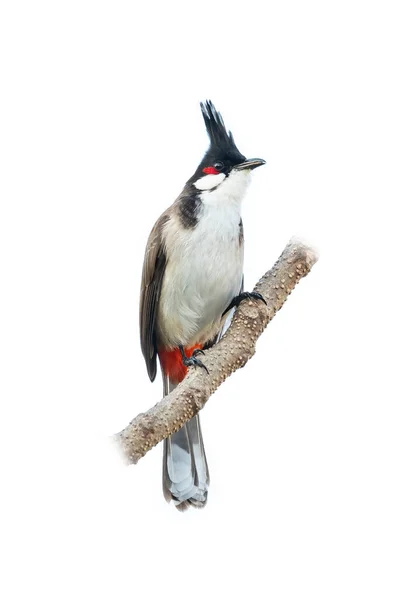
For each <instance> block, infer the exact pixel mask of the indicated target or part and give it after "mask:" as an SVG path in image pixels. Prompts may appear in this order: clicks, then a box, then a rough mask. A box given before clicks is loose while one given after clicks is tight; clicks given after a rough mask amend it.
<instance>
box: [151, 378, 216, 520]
mask: <svg viewBox="0 0 400 600" xmlns="http://www.w3.org/2000/svg"><path fill="white" fill-rule="evenodd" d="M163 383H164V396H166V395H167V394H169V393H170V392H172V390H173V389H174V388H175V387H176V385H174V384H173V383H172V382H171V381H169V379H168V377H167V376H166V375H165V374H164V373H163ZM209 482H210V476H209V473H208V466H207V459H206V454H205V451H204V444H203V436H202V434H201V428H200V418H199V415H196V416H194V417H193V418H192V419H190V421H188V422H187V423H185V424H184V426H183V427H182V428H181V429H180V430H179V431H177V432H176V433H174V434H173V435H172V436H170V437H169V438H167V439H166V440H164V456H163V491H164V496H165V499H166V500H167V502H170V501H171V500H172V501H173V502H174V504H175V506H176V508H177V509H178V510H181V511H184V510H186V509H187V508H189V506H196V507H197V508H202V507H203V506H205V505H206V502H207V493H208V485H209Z"/></svg>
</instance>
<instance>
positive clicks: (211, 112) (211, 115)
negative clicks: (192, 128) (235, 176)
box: [200, 100, 238, 152]
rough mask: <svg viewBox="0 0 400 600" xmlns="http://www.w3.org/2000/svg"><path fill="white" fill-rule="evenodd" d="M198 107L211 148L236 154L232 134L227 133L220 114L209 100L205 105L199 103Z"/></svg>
mask: <svg viewBox="0 0 400 600" xmlns="http://www.w3.org/2000/svg"><path fill="white" fill-rule="evenodd" d="M200 107H201V112H202V113H203V119H204V123H205V124H206V129H207V133H208V137H209V138H210V145H211V147H212V146H214V148H219V149H220V150H223V149H226V150H228V151H229V150H233V149H234V150H236V151H237V152H238V149H237V148H236V144H235V142H234V139H233V135H232V133H231V132H230V131H227V129H226V127H225V123H224V120H223V118H222V116H221V113H219V112H217V110H216V108H215V106H214V104H213V103H212V102H211V100H206V102H205V103H203V102H200Z"/></svg>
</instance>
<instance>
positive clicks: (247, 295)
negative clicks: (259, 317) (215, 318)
mask: <svg viewBox="0 0 400 600" xmlns="http://www.w3.org/2000/svg"><path fill="white" fill-rule="evenodd" d="M243 300H261V301H262V302H264V304H265V306H268V305H267V303H266V301H265V300H264V298H263V297H262V296H261V294H259V293H258V292H242V293H241V294H239V295H238V296H235V297H234V298H233V300H232V301H231V303H230V304H229V306H228V307H227V308H226V309H225V310H224V312H223V313H222V316H224V315H226V313H227V312H229V311H230V310H231V309H232V308H237V307H238V306H239V304H240V303H241V302H243Z"/></svg>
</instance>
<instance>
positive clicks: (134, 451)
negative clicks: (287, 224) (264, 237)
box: [114, 239, 318, 463]
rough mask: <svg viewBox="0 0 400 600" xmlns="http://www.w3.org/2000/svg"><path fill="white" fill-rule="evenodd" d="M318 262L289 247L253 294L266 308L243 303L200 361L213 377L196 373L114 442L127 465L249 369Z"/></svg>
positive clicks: (306, 250) (302, 248)
mask: <svg viewBox="0 0 400 600" xmlns="http://www.w3.org/2000/svg"><path fill="white" fill-rule="evenodd" d="M317 260H318V256H317V253H316V252H315V250H313V249H312V248H310V247H308V246H306V245H305V244H303V243H302V242H300V241H298V240H295V239H293V240H291V241H290V242H289V244H288V245H287V246H286V248H285V249H284V251H283V252H282V254H281V256H280V257H279V259H278V260H277V262H276V263H275V265H274V266H273V267H272V269H271V270H270V271H268V273H266V274H265V275H264V276H263V277H261V279H260V281H259V282H258V283H257V285H256V286H255V288H254V291H255V292H259V293H260V294H261V295H262V296H263V297H264V298H265V300H266V302H267V306H266V305H265V304H263V303H262V302H261V301H257V300H244V301H243V302H242V303H241V304H240V306H239V307H238V309H237V310H236V311H235V314H234V316H233V319H232V323H231V324H230V326H229V328H228V329H227V331H226V333H225V335H224V336H223V337H222V338H221V340H220V341H219V342H218V344H216V345H215V346H213V347H212V348H210V349H209V350H207V351H206V352H205V356H202V357H201V360H202V362H203V363H204V364H205V365H206V367H207V369H208V371H209V375H207V373H206V371H205V370H204V369H196V368H193V367H191V368H190V369H189V372H188V374H187V375H186V377H185V379H184V380H183V381H182V383H180V384H179V386H178V387H177V388H176V389H175V390H174V391H173V392H171V393H170V394H169V395H168V396H166V397H165V398H163V399H162V400H161V401H160V402H158V404H156V405H155V406H153V407H152V408H150V410H148V411H147V412H146V413H142V414H139V415H138V416H137V417H135V418H134V419H133V421H131V422H130V423H129V425H128V426H127V427H125V429H123V430H122V431H121V432H120V433H117V434H116V435H115V436H114V439H115V441H116V442H117V443H118V445H119V446H120V447H121V449H122V452H123V455H124V456H125V457H126V459H127V461H128V463H137V462H138V460H139V459H140V458H142V457H143V456H144V455H145V454H146V453H147V452H148V451H149V450H150V449H151V448H153V447H154V446H155V445H156V444H158V443H159V442H161V441H162V440H163V439H164V438H166V437H168V436H169V435H171V434H172V433H174V432H175V431H178V429H180V428H181V427H182V425H183V424H184V423H185V422H186V421H188V420H189V419H191V418H192V417H193V416H194V415H195V414H196V413H198V412H199V410H201V409H202V408H203V406H204V405H205V403H206V402H207V400H208V399H209V397H210V396H211V394H213V393H214V392H215V390H216V389H217V388H218V387H219V386H220V385H221V383H222V382H223V381H225V379H226V378H227V377H229V375H231V374H232V373H233V372H234V371H236V369H239V368H240V367H243V366H244V365H245V364H246V362H247V361H248V360H249V359H250V358H251V357H252V356H253V355H254V353H255V346H256V342H257V339H258V338H259V337H260V335H261V334H262V332H263V331H264V329H265V328H266V326H267V325H268V323H269V322H270V321H271V319H272V318H273V317H274V316H275V314H276V313H277V312H278V310H279V309H280V308H281V307H282V305H283V304H284V302H285V300H286V299H287V297H288V296H289V294H290V293H291V292H292V290H293V289H294V287H295V285H296V284H297V283H298V282H299V281H300V279H301V278H302V277H305V276H306V275H307V274H308V273H309V272H310V270H311V267H312V266H313V265H314V264H315V262H316V261H317Z"/></svg>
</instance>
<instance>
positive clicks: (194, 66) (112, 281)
mask: <svg viewBox="0 0 400 600" xmlns="http://www.w3.org/2000/svg"><path fill="white" fill-rule="evenodd" d="M395 4H396V3H395V2H393V3H390V2H355V1H346V2H343V1H340V0H339V1H336V2H330V3H327V2H317V1H314V2H312V1H305V2H293V1H292V2H290V1H286V2H254V3H250V2H247V3H244V2H237V3H235V2H216V3H213V2H211V3H200V2H198V3H191V2H181V3H179V2H176V1H172V2H165V3H160V2H159V3H157V2H156V3H153V4H151V3H134V2H128V1H126V2H120V1H114V2H99V1H97V2H90V1H84V0H80V1H79V2H77V1H72V0H70V1H69V2H50V1H48V2H43V1H38V2H18V1H17V0H16V1H13V2H11V0H9V1H8V2H4V3H3V7H2V9H1V13H2V14H1V17H0V29H1V31H0V45H1V49H0V56H1V61H2V66H1V83H2V92H1V96H0V102H1V110H0V119H1V141H0V143H1V159H0V160H1V162H0V165H1V167H0V169H1V223H0V226H1V230H2V231H1V237H0V243H1V255H0V256H1V280H0V281H1V287H2V291H1V298H0V301H1V320H2V325H1V344H2V357H1V372H2V376H1V382H2V388H3V389H2V392H1V406H2V408H1V410H2V416H1V436H0V438H1V445H2V449H1V460H2V465H3V466H2V470H1V486H2V490H3V491H2V493H1V501H2V503H3V509H2V511H1V517H2V519H3V520H4V523H3V525H2V533H1V541H2V545H3V549H4V550H3V551H4V557H3V559H2V563H1V564H2V571H3V575H2V577H1V586H3V587H4V591H3V592H2V598H5V599H7V600H8V599H14V598H18V599H19V598H24V599H25V598H40V599H50V598H51V599H55V598H57V599H64V598H68V599H70V598H75V599H87V598H95V599H96V600H97V599H100V598H101V599H103V598H105V599H106V598H107V599H108V598H116V597H124V598H164V599H172V598H174V599H175V598H186V597H187V598H190V599H191V600H195V599H197V598H204V597H206V596H209V597H212V598H213V597H223V598H236V597H238V598H239V597H245V598H264V597H265V598H269V599H271V600H280V599H290V600H292V599H297V598H306V599H307V600H311V599H318V600H319V599H324V600H325V599H330V598H332V599H333V598H334V599H337V598H341V599H342V598H345V599H354V598H362V599H365V598H368V599H369V598H371V599H375V598H376V599H378V598H379V599H382V598H384V599H385V600H391V599H398V598H399V595H400V575H399V559H400V548H399V535H400V521H399V512H400V508H399V507H400V491H399V461H400V447H399V446H400V443H399V425H400V423H399V397H400V395H399V386H398V356H399V350H398V347H399V327H398V326H399V319H398V306H399V302H398V277H399V276H398V260H399V244H398V212H397V209H398V205H399V200H400V195H399V159H400V152H399V148H400V142H399V140H400V127H399V125H400V123H399V112H400V110H399V107H400V97H399V64H398V56H399V55H400V49H399V41H398V40H399V36H398V31H399V22H398V19H397V16H396V14H395ZM206 98H211V99H212V100H213V101H214V103H215V104H216V106H217V108H218V109H219V110H220V111H221V112H222V114H223V116H224V119H225V122H226V123H227V125H228V126H229V127H230V128H231V129H232V131H233V133H234V136H235V139H236V142H237V145H238V147H239V149H240V150H241V151H242V152H243V153H244V154H245V155H247V156H261V157H263V158H265V159H266V160H267V165H266V166H265V167H263V168H260V169H258V170H257V171H256V172H255V173H254V180H253V184H252V187H251V190H250V192H249V194H248V196H247V198H246V201H245V205H244V215H243V220H244V224H245V237H246V264H245V278H246V283H247V285H246V288H247V289H251V288H252V286H253V284H254V283H255V282H256V281H257V279H258V278H259V277H260V276H261V275H262V274H263V273H264V272H265V270H267V269H268V268H269V267H270V266H271V265H272V263H273V262H274V261H275V259H276V258H277V257H278V255H279V254H280V252H281V250H282V249H283V247H284V245H285V244H286V242H287V241H288V239H289V238H290V237H291V236H292V235H293V234H297V235H301V236H302V237H303V238H305V239H306V240H307V241H308V242H310V243H311V244H313V245H315V246H317V247H318V248H319V250H320V254H321V258H320V261H319V263H318V264H317V265H316V266H315V268H314V269H313V271H312V273H311V274H310V275H309V276H308V277H307V279H305V280H304V281H302V282H301V283H300V285H299V286H298V288H296V290H295V291H294V293H293V294H292V296H291V297H290V298H289V300H288V302H287V304H286V305H285V306H284V308H283V309H282V311H281V312H280V313H279V314H278V315H277V317H276V318H275V319H274V321H273V322H272V323H271V325H270V326H269V327H268V330H267V332H266V333H265V334H264V336H263V337H262V339H261V340H260V342H259V344H258V346H257V354H256V356H255V358H254V359H253V360H252V361H251V362H250V363H249V364H248V365H247V366H246V367H245V368H244V369H243V370H242V371H240V372H238V373H236V374H235V375H234V376H233V377H232V378H230V380H229V381H227V382H226V383H225V384H224V385H223V386H222V388H221V389H220V390H219V391H218V392H217V393H216V394H215V396H214V397H213V398H212V399H211V400H210V402H209V403H208V405H207V406H206V408H205V410H204V411H203V414H202V421H203V429H204V437H205V443H206V447H207V455H208V461H209V466H210V471H211V488H210V493H209V503H208V505H207V507H206V508H205V510H204V511H195V510H192V511H190V512H187V513H185V514H180V513H178V512H177V511H176V510H175V509H174V508H173V507H172V506H171V505H167V504H166V503H165V502H164V499H163V497H162V492H161V446H160V447H157V448H156V449H154V450H152V451H151V452H150V453H149V454H148V455H147V456H146V458H144V459H143V460H142V461H141V462H140V463H139V464H138V466H136V467H130V468H127V467H125V466H123V465H122V463H121V461H120V457H119V456H118V455H117V454H116V453H115V451H114V449H113V447H111V446H110V444H109V441H108V436H109V435H110V434H112V433H114V432H116V431H118V430H120V429H121V428H123V427H124V426H125V425H126V424H127V423H128V422H129V420H130V419H131V418H132V417H134V416H135V415H136V414H137V413H138V412H140V411H142V410H145V409H147V408H149V407H150V406H152V405H153V404H154V403H155V402H156V401H157V400H158V399H159V398H160V397H161V382H160V380H159V379H158V380H157V381H156V383H154V384H153V385H151V384H150V382H149V381H148V379H147V375H146V369H145V365H144V361H143V359H142V356H141V353H140V347H139V341H138V296H139V286H140V276H141V265H142V258H143V252H144V247H145V243H146V239H147V236H148V233H149V230H150V228H151V226H152V224H153V222H154V221H155V219H156V218H157V217H158V215H159V214H160V213H161V212H162V211H163V210H164V209H165V208H166V207H167V206H168V205H169V204H170V203H171V202H172V201H173V200H174V198H175V197H176V196H177V194H178V193H179V192H180V190H181V188H182V186H183V184H184V182H185V181H186V179H187V178H188V177H190V176H191V174H192V172H193V171H194V169H195V167H196V165H197V163H198V161H199V160H200V159H201V156H202V153H203V152H204V151H205V150H206V147H207V138H206V134H205V130H204V125H203V122H202V118H201V113H200V110H199V105H198V103H199V101H200V100H204V99H206Z"/></svg>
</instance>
